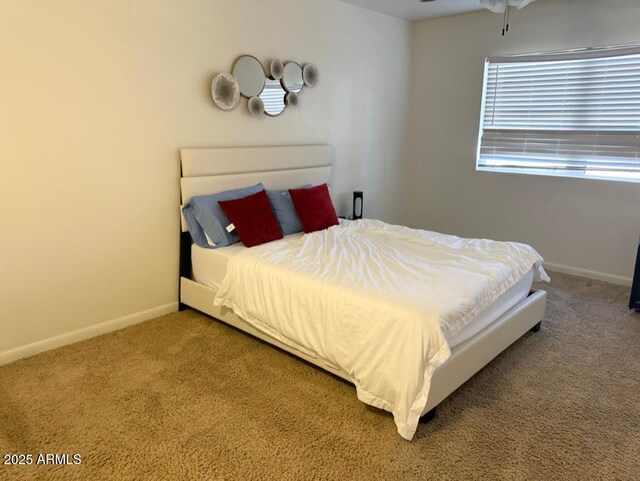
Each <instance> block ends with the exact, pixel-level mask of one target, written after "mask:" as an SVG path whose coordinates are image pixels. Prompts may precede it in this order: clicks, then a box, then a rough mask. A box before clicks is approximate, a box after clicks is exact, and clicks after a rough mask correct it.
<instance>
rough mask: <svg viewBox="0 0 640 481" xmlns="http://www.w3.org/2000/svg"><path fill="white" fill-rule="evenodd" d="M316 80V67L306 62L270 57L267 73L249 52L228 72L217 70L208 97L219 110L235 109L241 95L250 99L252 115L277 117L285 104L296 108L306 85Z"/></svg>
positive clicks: (310, 85)
mask: <svg viewBox="0 0 640 481" xmlns="http://www.w3.org/2000/svg"><path fill="white" fill-rule="evenodd" d="M317 82H318V69H317V68H316V67H315V66H314V65H312V64H310V63H308V64H304V65H303V66H300V64H298V63H296V62H286V63H282V62H281V61H280V60H272V61H271V62H270V64H269V75H267V74H265V71H264V68H263V67H262V63H260V61H259V60H258V59H257V58H255V57H253V56H252V55H242V56H241V57H239V58H238V59H237V60H236V61H235V63H234V64H233V69H232V70H231V73H226V72H225V73H220V74H218V75H216V76H215V77H214V78H213V80H212V82H211V96H212V97H213V101H214V103H215V104H216V105H217V106H218V107H219V108H220V109H222V110H235V109H236V108H237V107H238V105H240V97H246V98H247V99H249V101H248V108H249V112H250V113H251V115H253V116H254V117H257V118H262V117H264V116H265V115H266V116H269V117H276V116H278V115H280V114H281V113H282V112H284V110H285V108H287V107H296V106H297V105H298V103H299V94H300V93H301V92H302V90H303V89H304V88H305V87H313V86H314V85H316V83H317Z"/></svg>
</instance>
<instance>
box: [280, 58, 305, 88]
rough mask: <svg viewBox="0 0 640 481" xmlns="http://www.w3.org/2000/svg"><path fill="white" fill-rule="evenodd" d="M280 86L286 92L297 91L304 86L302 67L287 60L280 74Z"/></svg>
mask: <svg viewBox="0 0 640 481" xmlns="http://www.w3.org/2000/svg"><path fill="white" fill-rule="evenodd" d="M282 86H283V87H284V89H285V90H286V91H287V92H295V93H298V92H300V91H301V90H302V87H303V86H304V80H303V79H302V67H300V65H298V64H297V63H295V62H287V64H286V65H285V66H284V74H283V75H282Z"/></svg>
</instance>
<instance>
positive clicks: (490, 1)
mask: <svg viewBox="0 0 640 481" xmlns="http://www.w3.org/2000/svg"><path fill="white" fill-rule="evenodd" d="M512 1H513V0H512ZM480 5H482V6H483V7H484V8H486V9H487V10H491V11H492V12H493V13H504V9H505V6H506V2H505V0H480Z"/></svg>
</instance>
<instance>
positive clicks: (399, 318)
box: [214, 220, 548, 440]
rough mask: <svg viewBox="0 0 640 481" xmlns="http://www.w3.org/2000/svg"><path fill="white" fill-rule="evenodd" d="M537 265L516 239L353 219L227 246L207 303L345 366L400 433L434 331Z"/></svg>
mask: <svg viewBox="0 0 640 481" xmlns="http://www.w3.org/2000/svg"><path fill="white" fill-rule="evenodd" d="M541 263H542V258H541V257H540V255H538V253H537V252H536V251H535V250H534V249H533V248H531V247H529V246H527V245H523V244H516V243H512V242H495V241H490V240H473V239H461V238H459V237H454V236H448V235H443V234H437V233H434V232H427V231H422V230H415V229H410V228H407V227H401V226H394V225H389V224H385V223H384V222H380V221H376V220H360V221H357V222H345V223H343V224H341V225H339V226H335V227H331V228H330V229H327V230H324V231H320V232H314V233H312V234H307V235H304V236H300V237H293V238H285V239H282V240H280V241H277V242H271V243H268V244H263V245H261V246H258V247H254V248H251V249H247V250H245V251H243V252H241V253H239V254H237V255H235V256H234V257H232V258H231V259H230V261H229V264H228V267H227V274H226V277H225V278H224V280H223V282H222V285H221V286H220V289H219V290H218V293H217V296H216V298H215V301H214V304H215V305H222V306H226V307H228V308H230V309H232V310H233V311H234V312H235V313H236V314H237V315H239V316H240V317H242V318H244V319H245V320H247V321H249V322H250V323H252V324H253V325H254V326H255V327H256V328H258V329H260V330H262V331H264V332H266V333H267V334H269V335H271V336H273V337H274V338H276V339H278V340H280V341H282V342H284V343H286V344H287V345H290V346H294V347H296V348H297V349H299V350H301V351H302V352H305V353H307V354H310V355H312V356H315V357H320V358H322V359H323V360H325V361H326V362H328V363H329V364H330V365H331V366H335V367H337V368H339V369H340V370H342V371H344V372H346V373H348V375H349V376H350V378H351V380H352V382H353V383H354V384H355V385H356V388H357V393H358V398H359V399H360V400H361V401H363V402H365V403H367V404H370V405H372V406H376V407H378V408H382V409H385V410H387V411H390V412H392V413H393V416H394V420H395V423H396V425H397V427H398V432H399V433H400V435H401V436H402V437H404V438H405V439H408V440H410V439H411V438H412V437H413V435H414V433H415V430H416V428H417V425H418V419H419V417H420V416H421V414H422V411H423V409H424V408H425V406H426V403H427V396H428V394H429V386H430V382H431V376H432V374H433V371H434V370H435V369H436V368H437V367H438V366H440V365H441V364H442V363H443V362H444V361H446V360H447V358H448V357H449V356H450V351H449V346H448V344H447V342H446V339H445V336H447V337H449V336H453V335H455V334H456V333H457V332H458V331H459V330H460V329H462V328H463V327H464V326H465V325H466V323H468V322H469V321H470V320H472V319H473V318H474V317H475V316H476V315H478V314H479V313H480V312H482V311H483V310H484V309H485V308H487V307H488V306H489V305H490V304H491V303H493V302H494V301H495V300H496V299H497V298H498V297H499V296H500V295H501V294H503V293H504V292H505V291H507V290H508V289H509V288H510V287H512V286H513V285H514V284H515V283H516V282H517V281H518V280H519V279H520V278H521V277H522V276H523V275H525V274H526V273H528V272H529V271H530V270H531V269H532V267H535V274H536V280H541V279H542V280H548V277H547V275H546V274H545V272H544V270H543V268H542V265H541Z"/></svg>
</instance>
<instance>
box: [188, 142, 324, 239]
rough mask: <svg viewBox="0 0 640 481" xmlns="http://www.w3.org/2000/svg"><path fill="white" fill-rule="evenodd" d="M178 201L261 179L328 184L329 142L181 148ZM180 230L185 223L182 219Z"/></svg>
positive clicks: (280, 186)
mask: <svg viewBox="0 0 640 481" xmlns="http://www.w3.org/2000/svg"><path fill="white" fill-rule="evenodd" d="M180 159H181V166H182V176H181V178H180V197H181V198H180V203H181V204H184V203H185V202H188V201H189V199H190V198H191V197H193V196H195V195H206V194H213V193H216V192H222V191H224V190H229V189H237V188H240V187H246V186H248V185H253V184H257V183H258V182H262V183H263V184H264V186H265V187H266V188H267V189H273V190H285V189H291V188H295V187H301V186H303V185H305V184H314V185H316V184H322V183H324V182H326V183H327V184H330V183H331V174H332V165H333V148H332V147H331V146H330V145H288V146H279V147H231V148H212V149H182V150H181V151H180ZM180 212H181V214H180V218H181V219H182V221H181V224H182V232H185V231H186V230H187V229H186V225H185V222H184V218H182V209H181V210H180Z"/></svg>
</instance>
